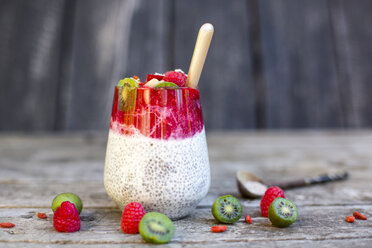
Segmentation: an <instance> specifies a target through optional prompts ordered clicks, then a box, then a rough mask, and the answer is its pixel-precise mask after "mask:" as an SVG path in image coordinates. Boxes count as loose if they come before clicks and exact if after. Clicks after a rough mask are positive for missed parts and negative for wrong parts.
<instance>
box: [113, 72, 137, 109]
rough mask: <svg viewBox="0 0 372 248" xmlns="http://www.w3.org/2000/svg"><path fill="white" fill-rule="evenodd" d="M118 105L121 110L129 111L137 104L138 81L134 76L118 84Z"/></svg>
mask: <svg viewBox="0 0 372 248" xmlns="http://www.w3.org/2000/svg"><path fill="white" fill-rule="evenodd" d="M117 87H118V90H119V92H118V107H119V110H120V111H129V110H131V109H132V108H133V107H134V105H135V104H136V99H137V87H138V82H137V81H136V80H134V79H133V78H124V79H122V80H120V81H119V83H118V85H117Z"/></svg>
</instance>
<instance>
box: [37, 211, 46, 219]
mask: <svg viewBox="0 0 372 248" xmlns="http://www.w3.org/2000/svg"><path fill="white" fill-rule="evenodd" d="M37 217H39V218H40V219H46V218H47V215H46V214H45V213H40V212H39V213H37Z"/></svg>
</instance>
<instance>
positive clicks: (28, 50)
mask: <svg viewBox="0 0 372 248" xmlns="http://www.w3.org/2000/svg"><path fill="white" fill-rule="evenodd" d="M64 7H65V5H64V1H63V0H56V1H48V0H35V1H1V2H0V33H1V39H0V88H1V89H0V130H8V131H11V130H23V131H30V130H53V128H54V118H55V112H56V106H55V104H54V103H55V102H54V100H55V99H56V96H57V82H56V81H57V80H56V79H58V76H59V59H60V58H61V56H62V55H61V54H60V51H59V48H60V46H61V45H62V44H61V31H62V26H63V14H64ZM31 20H32V21H31ZM35 34H37V35H35Z"/></svg>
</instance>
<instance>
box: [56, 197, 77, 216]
mask: <svg viewBox="0 0 372 248" xmlns="http://www.w3.org/2000/svg"><path fill="white" fill-rule="evenodd" d="M64 201H69V202H71V203H73V204H74V205H75V207H76V209H77V211H78V212H79V214H80V212H81V210H82V209H83V202H82V201H81V199H80V197H79V196H77V195H75V194H74V193H61V194H59V195H57V196H56V197H54V199H53V202H52V210H53V212H55V211H56V210H57V208H59V207H60V206H61V204H62V202H64Z"/></svg>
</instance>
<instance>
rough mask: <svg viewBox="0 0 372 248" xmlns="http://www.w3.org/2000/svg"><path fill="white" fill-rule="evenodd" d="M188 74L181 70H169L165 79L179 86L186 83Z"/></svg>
mask: <svg viewBox="0 0 372 248" xmlns="http://www.w3.org/2000/svg"><path fill="white" fill-rule="evenodd" d="M186 79H187V76H186V75H185V73H183V72H181V71H168V72H166V73H165V75H164V78H163V80H164V81H165V82H172V83H175V84H177V85H178V86H179V87H183V86H185V84H186Z"/></svg>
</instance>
